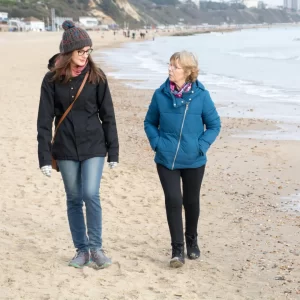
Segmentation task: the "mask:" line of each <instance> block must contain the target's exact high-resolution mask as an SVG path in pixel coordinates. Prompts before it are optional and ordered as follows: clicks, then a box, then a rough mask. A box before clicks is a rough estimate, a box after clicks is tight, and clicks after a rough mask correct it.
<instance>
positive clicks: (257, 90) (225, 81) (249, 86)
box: [201, 74, 290, 99]
mask: <svg viewBox="0 0 300 300" xmlns="http://www.w3.org/2000/svg"><path fill="white" fill-rule="evenodd" d="M201 77H202V78H201V79H202V81H203V82H204V83H205V84H210V85H216V86H220V87H225V88H229V89H233V90H236V91H239V92H243V93H245V94H248V95H253V96H259V97H262V98H280V99H283V98H290V94H289V93H287V91H286V90H284V89H280V88H277V87H272V86H266V85H262V84H259V83H257V82H252V81H247V80H242V79H237V78H234V77H228V76H223V75H217V74H204V75H202V76H201Z"/></svg>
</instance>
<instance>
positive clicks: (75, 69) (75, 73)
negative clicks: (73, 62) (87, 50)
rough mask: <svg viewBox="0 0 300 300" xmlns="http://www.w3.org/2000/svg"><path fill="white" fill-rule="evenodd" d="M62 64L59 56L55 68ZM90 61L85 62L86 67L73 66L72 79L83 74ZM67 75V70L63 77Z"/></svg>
mask: <svg viewBox="0 0 300 300" xmlns="http://www.w3.org/2000/svg"><path fill="white" fill-rule="evenodd" d="M60 62H61V56H58V58H57V59H56V61H55V66H57V65H58V64H59V63H60ZM88 62H89V60H88V59H87V60H86V62H85V65H84V66H71V72H72V77H77V76H79V75H80V74H81V72H82V71H83V70H84V69H85V67H86V66H87V64H88ZM65 74H66V70H64V72H63V73H62V75H65Z"/></svg>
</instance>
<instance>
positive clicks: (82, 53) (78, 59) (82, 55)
mask: <svg viewBox="0 0 300 300" xmlns="http://www.w3.org/2000/svg"><path fill="white" fill-rule="evenodd" d="M92 51H93V49H92V48H91V47H90V46H87V47H84V48H82V49H79V50H74V51H73V53H72V62H73V64H75V65H76V66H80V67H83V66H84V65H85V64H86V61H87V59H88V57H89V55H90V54H91V53H92Z"/></svg>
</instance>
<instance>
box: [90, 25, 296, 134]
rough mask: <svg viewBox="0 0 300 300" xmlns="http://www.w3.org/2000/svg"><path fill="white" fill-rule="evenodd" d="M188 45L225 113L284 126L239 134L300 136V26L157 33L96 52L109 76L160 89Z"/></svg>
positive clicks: (220, 110) (206, 85) (135, 85)
mask: <svg viewBox="0 0 300 300" xmlns="http://www.w3.org/2000/svg"><path fill="white" fill-rule="evenodd" d="M182 50H187V51H191V52H193V53H194V54H195V55H196V56H197V57H198V61H199V68H200V74H199V78H198V79H199V80H200V81H201V82H202V84H203V85H204V86H205V87H206V88H207V89H208V90H209V91H210V93H211V96H212V98H213V100H214V102H215V103H216V105H217V107H218V112H219V113H220V115H221V116H225V117H234V118H252V119H268V120H273V121H276V122H277V123H278V125H277V127H278V130H272V131H246V132H245V131H243V132H241V133H236V136H240V137H242V136H244V137H253V138H257V139H272V140H300V128H299V125H300V26H298V27H297V26H285V27H282V28H280V27H270V28H257V29H246V30H245V29H243V30H241V31H232V32H224V33H220V32H217V33H215V32H212V33H206V34H198V35H191V36H174V37H172V36H165V37H157V38H155V39H154V40H153V39H150V40H149V41H143V42H134V43H124V44H123V46H121V47H120V48H115V49H106V50H104V51H103V50H101V51H100V52H98V53H95V55H96V59H98V60H99V61H100V62H101V64H104V65H108V66H109V67H110V69H112V70H113V71H112V72H109V73H108V75H109V76H112V77H114V78H116V79H122V80H123V81H124V82H125V84H126V80H128V83H127V85H128V86H131V87H134V88H137V89H153V90H154V89H156V88H158V87H159V86H160V85H161V84H162V83H163V82H164V81H165V80H166V78H167V77H168V63H169V58H170V56H171V55H172V54H173V53H174V52H176V51H182ZM149 100H150V99H149Z"/></svg>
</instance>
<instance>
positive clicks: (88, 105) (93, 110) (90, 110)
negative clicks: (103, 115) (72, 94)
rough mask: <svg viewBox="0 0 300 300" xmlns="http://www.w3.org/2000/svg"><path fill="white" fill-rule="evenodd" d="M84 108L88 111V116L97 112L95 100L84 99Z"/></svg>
mask: <svg viewBox="0 0 300 300" xmlns="http://www.w3.org/2000/svg"><path fill="white" fill-rule="evenodd" d="M84 109H85V110H86V111H87V112H88V114H89V116H90V115H93V114H95V113H97V112H98V107H97V104H96V102H95V103H93V102H91V101H88V100H86V101H85V103H84Z"/></svg>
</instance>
